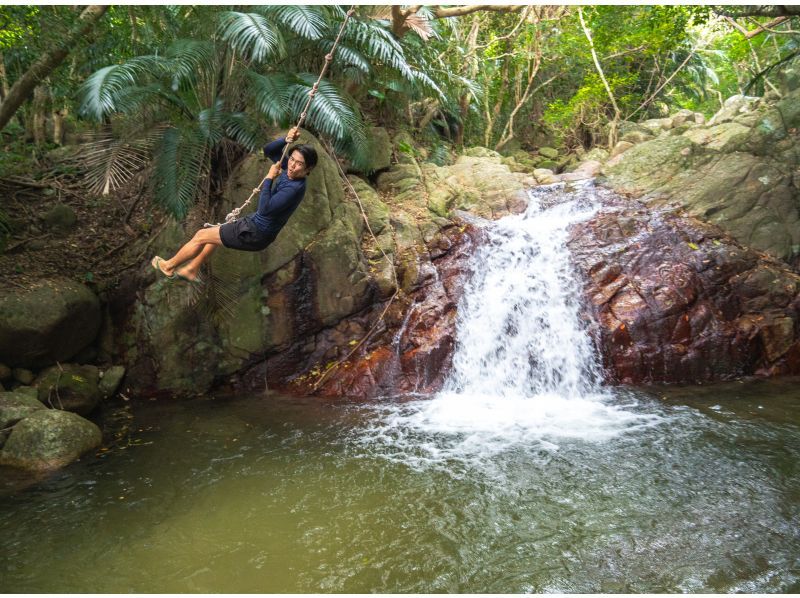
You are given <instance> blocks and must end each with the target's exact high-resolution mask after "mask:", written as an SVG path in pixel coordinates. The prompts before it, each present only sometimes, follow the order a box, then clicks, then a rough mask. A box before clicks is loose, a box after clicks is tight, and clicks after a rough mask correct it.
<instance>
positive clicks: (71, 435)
mask: <svg viewBox="0 0 800 598" xmlns="http://www.w3.org/2000/svg"><path fill="white" fill-rule="evenodd" d="M102 440H103V435H102V433H101V432H100V428H98V427H97V426H96V425H95V424H93V423H92V422H90V421H88V420H86V419H84V418H82V417H81V416H79V415H76V414H75V413H70V412H68V411H59V410H57V409H42V410H39V411H35V412H34V413H32V414H30V415H29V416H27V417H26V418H25V419H23V420H22V421H20V422H19V423H18V424H17V425H16V426H14V428H13V430H12V431H11V435H10V436H9V437H8V440H6V443H5V445H4V446H3V449H2V450H0V465H7V466H11V467H17V468H20V469H26V470H31V471H47V470H52V469H57V468H59V467H64V466H65V465H68V464H69V463H72V462H73V461H75V460H76V459H78V458H79V457H80V456H81V455H83V454H85V453H86V452H88V451H91V450H92V449H94V448H97V447H98V446H99V445H100V443H101V442H102Z"/></svg>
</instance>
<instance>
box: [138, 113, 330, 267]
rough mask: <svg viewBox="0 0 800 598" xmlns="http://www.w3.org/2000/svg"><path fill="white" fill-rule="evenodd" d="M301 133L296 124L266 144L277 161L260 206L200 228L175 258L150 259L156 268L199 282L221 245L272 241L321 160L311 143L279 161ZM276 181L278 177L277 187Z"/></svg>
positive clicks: (255, 247)
mask: <svg viewBox="0 0 800 598" xmlns="http://www.w3.org/2000/svg"><path fill="white" fill-rule="evenodd" d="M298 136H299V131H298V130H297V127H295V128H293V129H291V130H290V131H289V133H287V135H286V137H285V138H279V139H276V140H275V141H273V142H272V143H269V144H267V145H266V146H265V147H264V155H265V156H266V157H267V158H269V159H270V160H272V161H273V162H275V164H273V165H272V167H271V168H270V169H269V174H267V179H266V180H265V181H264V186H263V188H262V189H261V196H260V197H259V200H258V210H256V211H255V212H253V213H252V214H249V215H247V216H244V217H242V218H239V219H238V220H235V221H234V222H229V223H227V224H223V225H222V226H214V227H211V228H203V229H200V230H199V231H197V233H195V235H194V237H192V239H191V240H190V241H189V242H188V243H186V244H185V245H184V246H183V247H181V248H180V249H179V250H178V253H176V254H175V255H174V256H173V257H172V258H171V259H168V260H165V259H162V258H160V257H158V256H156V257H154V258H153V260H152V261H151V262H150V263H151V265H152V266H153V268H155V269H156V270H158V271H159V272H160V273H161V274H163V275H164V276H166V277H167V278H175V277H177V278H180V279H182V280H186V281H188V282H196V281H197V280H198V272H199V271H200V267H201V266H202V265H203V264H204V263H205V261H206V260H207V259H208V258H209V257H211V254H212V253H214V251H215V250H216V248H217V247H218V246H220V245H223V246H225V247H228V248H230V249H238V250H240V251H261V250H262V249H265V248H266V247H267V246H268V245H269V244H270V243H272V242H273V241H274V240H275V237H277V236H278V232H280V230H281V229H282V228H283V227H284V225H285V224H286V222H287V221H288V220H289V217H290V216H291V215H292V213H293V212H294V211H295V210H296V209H297V206H299V205H300V202H301V201H302V199H303V196H304V195H305V192H306V177H307V176H308V175H309V174H310V173H311V170H312V169H313V168H314V166H316V164H317V151H316V150H315V149H314V148H313V147H312V146H310V145H298V146H295V147H294V148H292V149H291V150H290V151H289V152H288V154H287V157H286V158H284V160H283V162H282V163H280V164H279V163H278V161H279V160H280V158H281V155H282V153H283V148H284V146H285V145H286V144H287V143H292V142H293V141H295V140H296V139H297V137H298ZM273 181H276V184H275V188H274V189H273V188H272V184H273ZM187 262H188V263H187ZM184 264H186V265H184Z"/></svg>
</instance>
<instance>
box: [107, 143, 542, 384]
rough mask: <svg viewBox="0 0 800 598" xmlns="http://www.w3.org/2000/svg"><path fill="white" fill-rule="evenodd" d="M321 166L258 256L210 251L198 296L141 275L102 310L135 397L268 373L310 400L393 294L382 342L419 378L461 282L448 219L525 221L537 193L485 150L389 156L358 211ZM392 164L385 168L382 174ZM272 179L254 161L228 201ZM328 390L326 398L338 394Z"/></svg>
mask: <svg viewBox="0 0 800 598" xmlns="http://www.w3.org/2000/svg"><path fill="white" fill-rule="evenodd" d="M401 135H402V134H401ZM308 137H309V136H308V135H306V139H305V141H311V142H312V143H316V141H314V140H313V139H309V138H308ZM410 142H411V140H410V139H406V140H403V139H399V140H395V147H412V146H413V145H412V144H411V143H410ZM389 149H391V148H389ZM387 151H388V150H387ZM319 154H320V163H319V165H318V166H317V168H316V169H315V170H314V172H313V174H312V175H311V178H310V180H309V185H308V191H307V194H306V197H305V199H304V200H303V203H302V204H301V206H300V208H299V209H298V211H297V212H296V213H295V214H294V215H293V216H292V218H291V220H290V221H289V224H288V225H287V226H286V227H285V228H284V230H283V231H282V232H281V234H280V235H279V237H278V239H277V241H276V242H275V243H273V245H271V246H270V247H269V248H268V249H267V250H266V251H264V252H260V253H244V252H237V251H230V250H224V249H223V250H220V251H218V252H217V253H216V254H215V255H214V258H213V260H212V263H211V276H210V278H209V279H208V280H207V284H206V285H205V286H204V287H203V288H202V289H201V290H200V291H198V290H197V289H193V288H187V286H186V285H184V284H182V283H176V282H172V281H169V282H168V281H166V280H164V279H161V278H159V277H157V276H156V273H155V272H153V271H152V270H151V269H149V268H148V267H143V269H142V270H141V271H140V272H139V274H138V276H137V277H136V278H132V279H131V280H130V282H129V284H130V288H123V289H120V291H119V292H118V293H117V297H116V299H115V300H112V302H111V303H110V314H111V317H110V320H111V329H112V333H111V335H110V336H111V338H113V339H114V344H115V346H114V353H115V354H116V355H119V357H120V359H121V360H122V361H123V362H124V363H126V364H127V365H128V366H129V369H128V377H127V380H128V382H129V384H130V387H131V392H133V393H140V394H164V395H191V394H198V393H202V392H204V391H205V390H207V389H208V388H210V387H211V386H212V385H213V384H215V383H216V382H223V381H227V380H229V379H231V378H233V379H234V380H244V381H246V382H250V383H253V384H255V385H256V386H258V385H260V388H263V385H264V375H263V371H262V370H263V368H264V366H265V364H266V368H267V378H268V379H269V380H270V383H271V384H273V385H279V386H285V385H286V384H288V383H289V382H290V381H292V380H294V379H295V378H297V377H298V376H300V375H305V376H306V378H305V379H304V381H301V383H300V388H302V389H305V390H309V389H310V388H312V387H309V383H310V384H314V383H315V382H316V380H317V377H318V376H320V375H322V374H323V373H324V372H325V371H326V369H327V368H328V366H329V365H330V364H331V363H335V362H336V361H337V360H338V359H340V358H341V357H342V356H344V355H346V354H347V353H348V352H350V351H351V350H352V347H353V346H354V344H356V343H358V342H359V341H360V340H361V339H362V338H364V336H365V335H366V334H367V333H368V332H369V331H370V329H371V327H372V326H373V323H374V322H375V321H377V320H380V319H381V318H379V317H378V316H379V315H380V313H381V312H382V311H383V309H384V308H385V306H386V302H387V301H388V300H389V298H390V297H392V296H393V295H395V292H397V294H398V298H396V299H395V301H394V302H393V305H392V306H391V307H390V308H389V310H388V311H387V314H386V316H385V320H386V321H385V322H383V324H381V326H385V327H386V330H385V331H384V332H385V333H386V334H391V333H389V332H388V331H389V330H393V329H394V326H395V325H396V324H402V323H403V322H404V321H406V329H407V335H410V336H407V337H406V338H407V340H408V339H411V340H408V342H410V343H411V344H412V345H413V346H414V347H415V349H416V353H415V355H417V357H414V358H413V359H411V361H409V360H408V359H406V360H405V362H404V364H403V365H402V367H401V369H402V368H406V369H407V368H409V367H412V366H411V365H409V363H412V362H413V363H417V364H421V363H422V361H423V360H424V355H426V353H425V352H426V351H427V354H429V355H433V354H441V355H443V356H444V355H445V353H446V351H445V350H444V349H435V348H433V345H436V346H437V347H442V348H444V347H446V346H447V343H448V341H447V340H446V339H445V337H446V336H447V333H443V334H442V340H441V341H439V340H431V341H430V343H428V345H426V342H425V341H423V339H422V337H421V336H420V332H419V331H420V330H422V329H423V328H424V329H426V330H427V329H428V327H429V326H430V327H431V328H436V327H437V326H440V325H441V326H442V327H444V326H445V323H446V322H447V321H449V318H450V315H448V314H449V311H452V309H453V306H454V301H455V299H456V298H454V297H452V296H447V293H448V290H447V288H446V287H447V285H448V284H449V282H446V281H443V280H442V273H443V272H445V271H448V270H449V269H452V268H456V267H455V266H452V267H451V266H450V263H451V261H452V258H450V257H448V256H449V255H450V254H451V253H452V254H453V255H456V254H460V253H461V252H462V248H463V246H464V243H466V241H465V240H463V237H464V234H463V233H462V231H461V226H460V225H458V224H456V222H455V221H454V220H452V219H449V218H445V217H443V216H444V215H451V213H452V212H453V211H454V210H458V209H471V210H473V211H475V212H478V213H480V214H485V215H486V216H490V217H498V216H501V215H504V214H508V213H509V212H511V211H515V210H520V209H522V208H523V207H524V205H525V187H526V185H530V184H533V183H535V180H534V179H533V178H532V177H530V176H527V175H524V174H520V173H511V172H510V170H509V169H508V167H507V166H506V165H504V164H502V161H501V158H500V156H499V155H498V154H496V153H495V152H490V151H489V150H484V154H485V155H483V154H482V155H481V156H479V157H476V156H464V157H462V158H460V159H459V160H458V161H457V162H456V163H455V164H454V165H453V166H451V167H437V166H435V165H433V164H430V163H421V162H418V161H417V159H416V157H415V156H414V155H412V154H411V153H403V152H397V153H396V154H395V155H394V156H393V159H392V161H391V162H392V165H391V167H389V168H388V169H386V170H385V171H383V172H381V173H378V174H377V176H376V177H375V180H376V183H375V187H373V186H371V185H370V184H368V182H367V181H366V180H365V179H362V178H359V177H358V176H355V175H349V177H348V179H349V181H350V183H351V185H352V187H353V190H354V191H355V194H357V195H358V198H356V197H355V194H353V193H351V192H349V193H348V194H347V195H346V194H345V192H344V190H343V189H342V184H341V178H340V175H339V173H338V171H337V167H336V165H335V163H334V162H333V161H332V160H331V159H330V158H329V157H328V156H327V154H326V153H325V152H324V151H322V150H321V148H320V151H319ZM390 157H392V156H387V157H386V159H385V160H383V161H384V162H385V163H387V164H388V163H389V162H390V160H389V158H390ZM267 168H268V164H267V163H266V161H264V160H263V159H260V158H256V157H253V158H250V159H248V160H247V161H246V162H245V163H244V164H243V165H242V166H241V168H240V169H239V171H238V173H237V174H236V176H234V177H233V179H232V180H231V181H230V183H229V185H228V188H227V192H226V197H227V198H228V201H229V203H230V206H231V207H232V206H233V205H238V204H240V203H241V202H242V201H243V199H244V198H245V197H246V196H247V195H249V194H250V192H251V190H252V189H253V188H254V187H255V186H256V185H257V184H258V183H259V182H260V181H261V179H262V177H263V174H264V172H266V169H267ZM359 202H360V204H361V206H363V210H364V215H362V211H361V208H360V207H359ZM365 221H366V222H365ZM366 223H369V227H367V224H366ZM370 229H371V231H372V232H371V233H370V232H369V230H370ZM189 234H191V231H186V233H183V232H182V231H180V230H179V229H178V228H177V227H173V228H172V229H169V230H167V231H166V232H165V233H164V234H163V235H162V237H161V238H160V239H159V240H158V241H157V242H156V243H155V244H154V253H158V254H160V255H171V252H174V251H175V250H176V249H177V247H178V246H179V245H180V243H181V242H183V241H184V240H185V239H186V237H188V236H189ZM373 235H374V237H373ZM443 248H444V249H443ZM384 255H385V256H386V257H384ZM387 258H388V259H387ZM456 269H457V268H456ZM395 275H396V279H395ZM434 295H435V296H437V297H438V302H437V301H434V299H433V297H434ZM434 303H435V305H434ZM426 304H430V305H429V307H425V305H426ZM404 307H407V308H409V309H410V310H411V311H410V313H406V312H405V311H404ZM212 308H216V309H212ZM430 310H433V311H430ZM414 314H416V315H414ZM439 317H441V318H442V321H441V322H440V323H438V324H437V323H436V322H435V320H436V319H437V318H439ZM377 332H378V333H380V331H377ZM378 336H380V334H378ZM381 338H386V335H385V334H384V336H383V337H381ZM423 345H426V347H423ZM369 346H370V347H371V346H373V345H369ZM409 346H410V345H409ZM437 351H438V353H437ZM401 353H402V351H401ZM442 358H443V359H444V357H442ZM370 359H371V358H370ZM378 361H379V360H378V359H376V360H375V361H373V362H372V363H377V362H378ZM386 367H387V368H389V369H391V368H394V367H395V365H392V366H386ZM414 367H416V366H414ZM367 369H369V368H367ZM429 369H430V370H431V373H430V374H426V376H423V378H426V379H428V378H429V379H430V380H433V378H435V377H436V376H439V373H438V372H436V373H434V372H433V370H434V369H437V368H435V367H434V366H431V368H429ZM370 375H373V377H375V378H376V379H380V380H382V382H380V383H378V382H376V383H375V385H374V388H373V389H372V390H369V391H367V390H366V387H365V384H366V383H357V382H353V384H354V385H355V386H356V387H360V388H361V390H363V391H364V392H363V393H362V392H361V390H358V391H357V392H358V393H359V394H375V393H376V392H379V391H378V390H377V389H378V388H382V387H383V386H385V384H388V382H387V380H388V378H385V377H383V378H382V377H381V376H380V375H377V374H374V372H373V374H370ZM409 380H410V378H409ZM326 384H328V383H327V382H326ZM337 384H338V386H337V385H336V384H334V386H330V387H328V386H326V388H334V387H336V388H344V386H346V384H345V383H344V382H341V383H337ZM398 384H399V385H400V386H401V387H405V386H409V387H411V386H415V385H421V386H426V385H427V383H426V382H424V381H423V382H420V383H416V382H410V381H409V382H408V383H407V384H406V383H402V382H399V383H398ZM359 385H360V386H359ZM324 392H327V391H324ZM331 392H332V391H331ZM354 392H355V391H354ZM342 394H348V393H347V392H344V391H343V392H342Z"/></svg>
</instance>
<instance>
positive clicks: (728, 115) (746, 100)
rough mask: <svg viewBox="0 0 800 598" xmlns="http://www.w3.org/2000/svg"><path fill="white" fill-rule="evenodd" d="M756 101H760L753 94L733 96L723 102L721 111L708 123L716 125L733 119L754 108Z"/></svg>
mask: <svg viewBox="0 0 800 598" xmlns="http://www.w3.org/2000/svg"><path fill="white" fill-rule="evenodd" d="M756 102H758V98H756V97H752V96H743V95H735V96H731V97H729V98H728V99H727V100H725V102H723V104H722V108H720V110H719V112H717V113H716V114H715V115H714V116H712V117H711V120H709V121H708V124H709V125H716V124H719V123H723V122H727V121H730V120H733V119H734V118H736V117H737V116H739V115H740V114H743V113H746V112H750V111H751V110H753V108H754V105H755V103H756Z"/></svg>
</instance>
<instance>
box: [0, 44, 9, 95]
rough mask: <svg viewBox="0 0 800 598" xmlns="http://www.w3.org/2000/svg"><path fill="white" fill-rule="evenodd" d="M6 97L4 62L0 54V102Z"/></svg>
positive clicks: (6, 83) (6, 80)
mask: <svg viewBox="0 0 800 598" xmlns="http://www.w3.org/2000/svg"><path fill="white" fill-rule="evenodd" d="M6 97H8V75H6V60H5V56H3V53H2V52H0V102H2V101H4V100H5V99H6Z"/></svg>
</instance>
